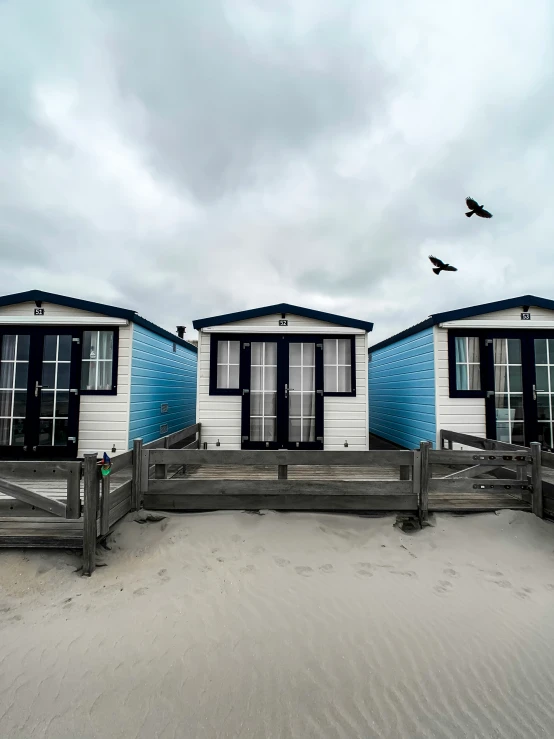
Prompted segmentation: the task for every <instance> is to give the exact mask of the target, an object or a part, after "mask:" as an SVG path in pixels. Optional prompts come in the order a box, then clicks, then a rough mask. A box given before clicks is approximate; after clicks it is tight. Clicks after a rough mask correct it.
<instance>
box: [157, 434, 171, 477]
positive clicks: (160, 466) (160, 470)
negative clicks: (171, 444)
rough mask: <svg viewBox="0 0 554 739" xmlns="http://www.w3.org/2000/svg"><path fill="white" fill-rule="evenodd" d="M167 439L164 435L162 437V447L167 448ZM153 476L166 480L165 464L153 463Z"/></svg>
mask: <svg viewBox="0 0 554 739" xmlns="http://www.w3.org/2000/svg"><path fill="white" fill-rule="evenodd" d="M168 441H169V439H168V437H167V436H166V437H165V439H164V445H163V449H168V444H167V442H168ZM154 477H155V478H156V480H167V465H166V464H155V465H154Z"/></svg>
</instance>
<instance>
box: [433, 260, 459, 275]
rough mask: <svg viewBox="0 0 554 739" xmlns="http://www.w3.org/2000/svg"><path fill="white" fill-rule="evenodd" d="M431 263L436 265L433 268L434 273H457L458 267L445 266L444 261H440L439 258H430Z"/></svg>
mask: <svg viewBox="0 0 554 739" xmlns="http://www.w3.org/2000/svg"><path fill="white" fill-rule="evenodd" d="M429 259H430V260H431V262H432V263H433V264H434V265H435V266H434V267H433V272H434V273H435V274H436V275H438V274H440V273H441V272H457V271H458V269H457V267H453V266H452V265H451V264H445V263H444V262H443V261H441V260H440V259H438V258H437V257H431V256H430V257H429Z"/></svg>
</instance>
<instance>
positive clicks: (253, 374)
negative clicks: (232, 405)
mask: <svg viewBox="0 0 554 739" xmlns="http://www.w3.org/2000/svg"><path fill="white" fill-rule="evenodd" d="M262 371H263V370H262V367H252V368H251V370H250V390H251V391H256V390H262Z"/></svg>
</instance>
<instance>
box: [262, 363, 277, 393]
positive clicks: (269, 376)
mask: <svg viewBox="0 0 554 739" xmlns="http://www.w3.org/2000/svg"><path fill="white" fill-rule="evenodd" d="M264 390H277V367H265V368H264Z"/></svg>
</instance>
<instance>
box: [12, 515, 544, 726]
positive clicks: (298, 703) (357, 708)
mask: <svg viewBox="0 0 554 739" xmlns="http://www.w3.org/2000/svg"><path fill="white" fill-rule="evenodd" d="M393 523H394V518H392V517H387V518H381V519H370V518H356V517H351V516H328V515H320V514H275V513H267V514H266V515H260V516H258V515H249V514H246V513H230V514H229V513H227V514H226V513H221V514H205V515H196V516H193V515H188V516H186V515H180V516H179V515H172V516H170V517H169V518H167V519H166V520H165V521H163V522H162V523H149V524H144V525H139V524H137V523H135V522H134V521H133V520H132V518H130V519H129V520H127V521H125V522H123V523H122V524H121V525H120V526H119V527H118V529H117V531H116V534H115V536H114V537H112V546H113V548H112V551H111V552H109V553H107V554H106V555H105V557H104V559H105V561H106V563H107V565H108V566H107V567H104V568H100V569H98V570H97V571H96V573H95V574H94V576H93V577H92V578H91V579H88V578H80V577H79V576H78V575H76V574H74V572H73V570H74V569H75V567H76V566H78V564H79V560H78V558H76V557H74V556H73V555H71V554H68V553H67V554H66V553H59V552H51V553H38V552H35V553H33V552H31V553H22V552H21V551H16V552H1V553H0V736H1V737H2V739H18V738H19V737H21V738H25V739H32V738H34V737H41V739H65V738H66V737H67V739H92V738H93V737H102V738H103V739H112V737H113V738H115V737H118V738H119V737H121V738H123V737H124V738H125V739H128V738H133V739H134V738H135V737H136V738H137V739H138V738H140V739H182V738H186V739H204V738H206V739H225V738H227V737H228V738H229V739H231V738H233V739H238V738H239V737H254V738H256V739H265V738H266V737H267V738H270V739H274V738H278V737H283V739H284V738H285V737H286V738H287V739H288V738H289V737H298V738H299V739H310V738H311V737H313V738H314V739H315V738H316V737H317V739H322V738H324V739H327V738H329V739H331V738H335V737H336V738H341V739H342V738H345V739H346V738H348V739H357V738H358V737H359V738H363V739H372V738H373V737H383V738H384V737H387V739H388V738H390V739H403V738H404V737H405V738H406V739H419V738H420V737H421V739H423V738H424V737H425V739H428V738H429V737H440V738H441V739H443V738H447V739H448V738H451V739H460V738H461V737H471V738H472V739H476V738H477V737H479V738H480V737H483V739H485V738H486V739H491V738H492V737H502V738H503V739H512V738H514V739H515V738H516V737H517V738H518V739H534V738H535V737H552V736H553V735H554V700H553V696H554V525H553V524H550V523H547V522H543V521H539V520H538V519H537V518H535V517H533V516H532V515H530V514H527V513H513V512H508V511H505V512H503V513H501V514H500V515H498V516H496V515H494V514H486V515H480V516H464V517H450V516H440V517H437V519H436V522H435V523H436V525H435V526H434V527H433V528H428V529H425V530H424V531H422V532H418V533H417V534H412V535H408V534H403V533H402V532H401V531H400V530H399V529H397V528H395V527H393Z"/></svg>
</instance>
